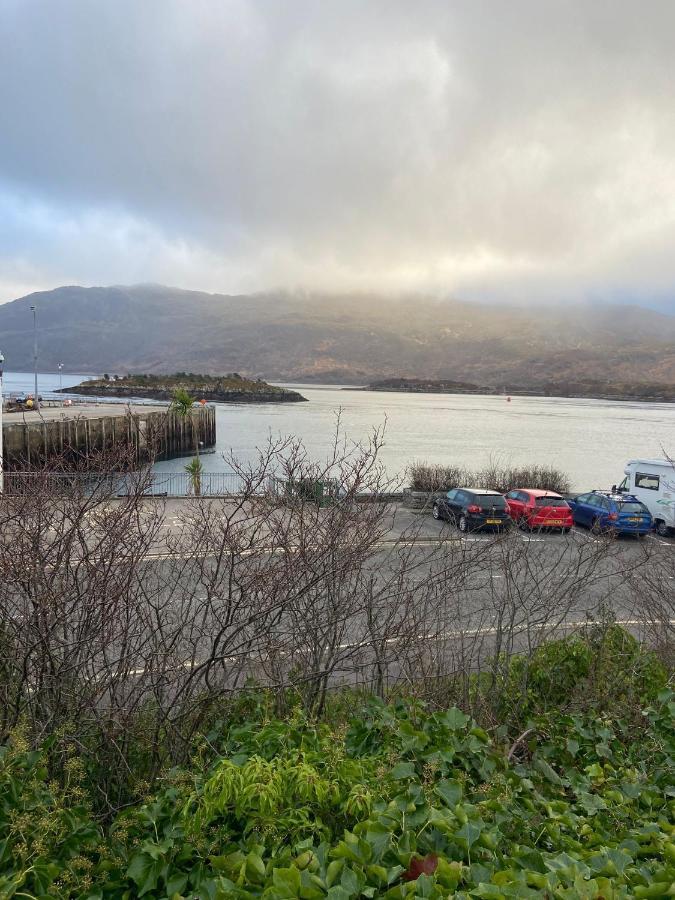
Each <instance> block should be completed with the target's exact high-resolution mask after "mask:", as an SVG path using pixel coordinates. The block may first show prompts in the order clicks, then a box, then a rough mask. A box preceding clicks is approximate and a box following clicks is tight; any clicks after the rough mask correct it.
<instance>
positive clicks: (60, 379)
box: [59, 363, 63, 394]
mask: <svg viewBox="0 0 675 900" xmlns="http://www.w3.org/2000/svg"><path fill="white" fill-rule="evenodd" d="M62 369H63V363H59V394H60V393H61V388H62V387H63V380H62V378H61V370H62Z"/></svg>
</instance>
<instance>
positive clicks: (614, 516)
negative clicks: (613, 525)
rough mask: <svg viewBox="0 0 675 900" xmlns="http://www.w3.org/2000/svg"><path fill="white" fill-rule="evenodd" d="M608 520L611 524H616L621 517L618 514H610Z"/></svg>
mask: <svg viewBox="0 0 675 900" xmlns="http://www.w3.org/2000/svg"><path fill="white" fill-rule="evenodd" d="M607 518H608V519H609V520H610V522H616V520H617V519H618V518H619V516H618V515H617V513H610V514H609V515H608V516H607Z"/></svg>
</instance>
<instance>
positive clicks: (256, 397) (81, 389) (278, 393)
mask: <svg viewBox="0 0 675 900" xmlns="http://www.w3.org/2000/svg"><path fill="white" fill-rule="evenodd" d="M176 390H184V391H186V392H187V393H188V394H190V396H192V397H193V398H194V399H195V400H196V401H199V400H206V401H207V403H306V402H307V398H306V397H303V396H302V394H300V393H298V391H292V390H290V389H289V388H282V387H277V386H276V385H271V384H267V383H266V382H264V381H250V380H248V379H246V378H242V377H241V376H239V375H228V376H224V377H223V378H215V377H207V376H205V377H202V376H189V377H187V378H176V377H165V378H161V377H158V376H151V375H145V376H132V377H126V378H108V379H96V380H95V381H84V382H82V383H81V384H78V385H75V387H69V388H63V389H62V391H61V393H64V394H81V395H84V396H87V397H120V398H129V399H134V398H140V399H145V400H168V401H170V400H172V399H173V396H174V392H175V391H176ZM57 393H59V392H58V391H57Z"/></svg>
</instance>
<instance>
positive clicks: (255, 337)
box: [0, 285, 675, 388]
mask: <svg viewBox="0 0 675 900" xmlns="http://www.w3.org/2000/svg"><path fill="white" fill-rule="evenodd" d="M32 303H34V304H35V305H36V306H37V308H38V328H39V359H40V368H42V369H43V370H44V371H50V370H51V371H56V367H57V365H58V363H60V362H63V363H64V368H65V370H66V371H71V372H92V373H100V372H101V371H115V372H133V371H143V372H155V373H156V372H166V371H176V370H183V371H187V372H189V371H199V372H206V373H212V374H217V373H220V372H224V371H237V372H241V373H242V374H244V375H245V376H247V377H251V378H257V377H262V378H264V379H266V380H272V381H306V382H311V381H315V382H321V381H325V382H335V383H340V382H342V383H349V384H359V383H360V384H366V383H368V382H371V381H375V380H379V379H383V378H392V377H404V378H411V377H412V378H415V377H417V378H419V377H423V378H425V379H444V380H454V381H464V382H473V383H476V384H481V385H482V384H485V385H489V386H494V387H498V388H501V387H502V386H503V385H504V384H506V383H509V384H518V385H524V386H534V385H538V384H541V383H544V382H555V381H559V380H565V381H568V382H570V381H577V380H580V381H581V380H596V381H600V382H602V383H605V384H609V385H611V384H612V383H613V382H615V381H621V382H628V383H631V382H653V383H657V384H664V383H665V384H672V383H675V317H673V316H668V315H664V314H660V313H657V312H654V311H652V310H647V309H641V308H638V307H631V306H594V307H590V306H582V305H579V306H567V307H566V308H564V309H563V308H555V309H553V308H518V307H504V306H488V305H482V304H478V303H463V302H460V301H456V300H448V301H445V302H442V303H441V302H434V301H432V300H428V299H425V298H422V297H407V298H398V299H386V298H382V297H377V296H372V295H363V296H357V295H349V296H337V295H335V296H330V295H320V296H310V295H307V294H290V293H276V294H256V295H249V296H246V295H237V296H225V295H214V294H206V293H201V292H198V291H184V290H179V289H177V288H169V287H162V286H159V285H136V286H132V287H120V286H118V287H107V288H81V287H61V288H57V289H55V290H53V291H45V292H40V293H36V294H31V295H29V296H28V297H23V298H21V299H19V300H15V301H13V302H11V303H7V304H4V305H2V306H0V337H1V340H2V349H3V351H4V353H5V355H6V357H7V366H8V368H10V369H13V370H14V371H20V370H22V369H29V368H31V367H32V339H33V338H32V315H31V312H30V305H31V304H32Z"/></svg>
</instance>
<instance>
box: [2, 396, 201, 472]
mask: <svg viewBox="0 0 675 900" xmlns="http://www.w3.org/2000/svg"><path fill="white" fill-rule="evenodd" d="M215 443H216V410H215V407H214V406H204V407H201V408H195V409H193V410H192V411H191V412H190V414H189V415H188V416H185V417H184V416H181V415H179V414H177V413H176V412H174V411H173V410H171V409H169V408H168V407H167V408H163V409H156V408H155V409H150V410H148V409H144V408H143V407H142V406H137V407H122V408H121V410H118V409H115V410H114V411H113V410H111V409H110V407H108V409H105V408H102V407H100V406H99V407H93V408H92V407H89V406H88V407H82V408H80V409H75V408H73V409H69V410H68V411H67V412H65V411H62V410H58V411H56V410H51V409H50V410H45V411H44V414H41V413H40V412H39V411H35V412H31V413H27V414H22V413H10V414H5V415H4V417H3V463H4V467H5V471H19V470H23V469H34V468H39V467H42V466H44V465H48V464H49V462H50V461H52V460H56V459H59V460H63V461H65V462H68V461H72V462H80V463H81V462H82V461H84V460H86V459H87V457H89V456H92V455H95V454H97V453H101V452H104V451H110V450H113V449H114V448H115V447H122V446H124V447H131V448H132V449H133V455H134V457H135V461H136V463H137V464H140V463H142V462H147V461H148V460H149V459H155V460H163V459H171V458H173V457H176V456H187V455H189V454H192V453H194V452H195V449H196V447H199V449H200V450H202V449H206V448H208V447H213V446H214V445H215Z"/></svg>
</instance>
